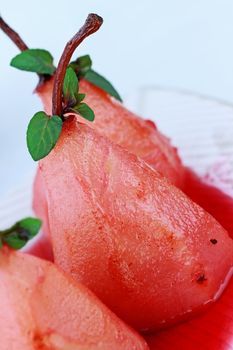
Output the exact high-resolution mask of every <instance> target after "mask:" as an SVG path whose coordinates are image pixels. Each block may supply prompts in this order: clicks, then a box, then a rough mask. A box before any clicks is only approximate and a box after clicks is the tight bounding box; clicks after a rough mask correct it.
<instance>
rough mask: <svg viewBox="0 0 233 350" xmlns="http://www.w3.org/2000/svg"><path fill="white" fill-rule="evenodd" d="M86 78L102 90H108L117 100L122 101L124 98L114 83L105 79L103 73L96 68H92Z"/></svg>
mask: <svg viewBox="0 0 233 350" xmlns="http://www.w3.org/2000/svg"><path fill="white" fill-rule="evenodd" d="M85 79H86V80H88V81H89V82H90V83H92V84H94V85H95V86H98V87H100V88H101V89H102V90H104V91H106V92H107V93H108V94H109V95H111V96H113V97H115V98H116V99H117V100H119V101H121V102H122V99H121V97H120V95H119V94H118V92H117V91H116V90H115V88H114V87H113V86H112V84H111V83H110V82H109V81H108V80H107V79H105V78H104V77H103V76H102V75H100V74H98V73H96V72H95V71H94V70H92V69H90V70H88V71H87V73H86V74H85Z"/></svg>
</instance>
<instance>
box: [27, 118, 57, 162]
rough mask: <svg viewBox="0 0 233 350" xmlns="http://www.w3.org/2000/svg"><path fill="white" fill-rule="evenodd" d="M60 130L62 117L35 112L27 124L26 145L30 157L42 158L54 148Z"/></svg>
mask: <svg viewBox="0 0 233 350" xmlns="http://www.w3.org/2000/svg"><path fill="white" fill-rule="evenodd" d="M61 130H62V119H61V118H60V117H58V116H56V115H54V116H52V117H49V116H48V115H47V114H46V113H44V112H37V113H36V114H35V115H34V116H33V117H32V119H31V120H30V122H29V124H28V129H27V146H28V150H29V153H30V154H31V156H32V158H33V159H34V160H35V161H37V160H39V159H42V158H44V157H45V156H47V154H49V152H50V151H51V150H52V149H53V148H54V146H55V145H56V143H57V140H58V138H59V136H60V133H61Z"/></svg>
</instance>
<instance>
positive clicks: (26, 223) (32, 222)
mask: <svg viewBox="0 0 233 350" xmlns="http://www.w3.org/2000/svg"><path fill="white" fill-rule="evenodd" d="M41 224H42V223H41V220H39V219H36V218H31V217H28V218H25V219H22V220H20V221H18V222H16V223H15V224H14V225H13V226H11V227H10V228H9V229H6V230H3V231H0V248H1V247H2V246H3V244H6V245H8V246H9V247H11V248H13V249H21V248H23V247H24V246H25V245H26V244H27V242H28V241H29V240H30V239H32V238H33V237H35V236H36V234H37V233H38V232H39V230H40V228H41Z"/></svg>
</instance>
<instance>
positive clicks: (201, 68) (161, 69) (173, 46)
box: [0, 0, 233, 196]
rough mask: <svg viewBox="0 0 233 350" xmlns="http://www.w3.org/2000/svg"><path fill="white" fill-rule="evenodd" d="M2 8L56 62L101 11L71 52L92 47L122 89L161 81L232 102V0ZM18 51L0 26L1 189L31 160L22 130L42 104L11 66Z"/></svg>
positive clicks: (10, 4)
mask: <svg viewBox="0 0 233 350" xmlns="http://www.w3.org/2000/svg"><path fill="white" fill-rule="evenodd" d="M0 10H1V14H2V16H3V17H4V18H5V20H7V21H8V22H9V24H10V25H11V26H13V27H14V28H15V29H16V30H17V31H18V32H19V33H20V34H21V36H22V37H23V38H24V40H25V41H26V43H27V44H28V46H29V47H31V48H45V49H48V50H50V52H51V53H52V54H53V56H54V58H55V62H56V63H57V60H58V58H59V55H60V54H61V52H62V49H63V47H64V44H65V43H66V41H67V40H68V39H69V38H70V37H71V36H72V35H73V34H74V33H75V32H76V31H77V29H78V28H79V27H80V26H81V25H82V24H83V22H84V20H85V18H86V16H87V14H88V13H89V12H97V13H98V14H100V15H101V16H103V17H104V20H105V22H104V25H103V27H102V29H101V30H100V31H99V32H98V33H97V34H95V35H94V36H93V37H91V38H89V39H87V41H86V42H85V43H84V44H82V46H81V47H80V48H79V49H78V50H77V52H76V56H78V55H81V54H85V53H89V54H91V56H92V58H93V61H94V68H95V69H96V70H97V71H99V72H100V73H102V74H103V75H105V76H106V77H107V78H108V79H109V80H111V81H112V82H113V83H114V86H115V87H116V88H117V89H118V90H119V92H120V93H121V94H122V95H123V96H127V94H128V93H130V92H132V91H135V90H136V89H137V88H139V87H142V86H155V85H160V86H168V87H179V88H184V89H188V90H192V91H195V92H198V93H203V94H207V95H209V96H213V97H218V98H221V99H224V100H228V101H229V102H233V2H232V0H215V1H214V0H195V1H194V0H192V1H191V0H144V1H136V0H134V1H133V0H127V1H120V0H118V1H109V0H108V1H106V0H105V1H104V0H92V1H89V0H85V1H79V0H67V1H63V0H62V1H58V0H57V1H49V0H47V1H45V0H40V1H26V0H21V1H16V0H7V1H5V0H0ZM17 53H18V50H17V48H16V47H15V46H14V45H13V44H12V43H11V42H10V41H9V40H8V39H7V38H6V37H5V36H4V34H2V33H0V94H1V114H0V121H1V126H0V160H1V162H0V164H1V168H0V184H1V185H0V196H1V195H3V194H5V193H6V192H7V191H8V190H10V189H11V188H13V187H14V186H15V185H17V184H18V183H19V182H21V181H22V179H23V178H24V177H25V174H27V173H28V172H29V171H30V169H32V167H33V161H32V160H31V159H30V157H29V155H28V153H27V150H26V145H25V130H26V125H27V123H28V120H29V118H30V117H31V116H32V115H33V114H34V112H36V111H38V110H40V109H41V105H40V102H39V100H38V99H37V97H36V96H35V95H33V94H32V91H33V89H34V87H35V85H36V83H37V77H36V75H34V74H33V73H26V72H20V71H17V70H15V69H14V68H10V67H9V61H10V60H11V58H12V57H13V56H14V55H16V54H17Z"/></svg>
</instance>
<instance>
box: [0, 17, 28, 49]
mask: <svg viewBox="0 0 233 350" xmlns="http://www.w3.org/2000/svg"><path fill="white" fill-rule="evenodd" d="M0 28H1V29H2V31H3V32H4V33H5V34H6V35H7V36H8V37H9V38H10V39H11V41H13V43H14V44H15V45H16V46H17V47H18V48H19V50H20V51H25V50H27V49H28V46H27V45H26V44H25V42H24V41H23V39H22V38H21V37H20V36H19V34H18V33H16V32H15V31H14V30H13V29H12V28H11V27H10V26H9V25H8V24H7V23H6V22H5V21H4V19H3V18H2V16H0Z"/></svg>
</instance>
